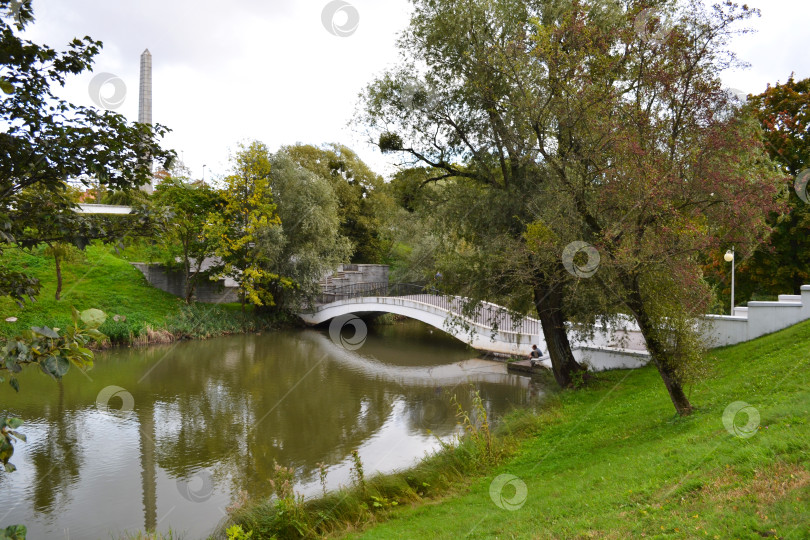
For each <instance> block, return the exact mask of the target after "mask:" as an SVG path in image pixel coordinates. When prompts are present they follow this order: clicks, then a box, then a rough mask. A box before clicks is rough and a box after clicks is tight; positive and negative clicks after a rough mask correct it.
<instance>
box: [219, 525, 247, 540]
mask: <svg viewBox="0 0 810 540" xmlns="http://www.w3.org/2000/svg"><path fill="white" fill-rule="evenodd" d="M225 534H226V535H227V536H228V540H250V539H251V538H253V531H250V532H245V531H243V530H242V526H241V525H232V526H231V527H228V528H227V529H226V530H225Z"/></svg>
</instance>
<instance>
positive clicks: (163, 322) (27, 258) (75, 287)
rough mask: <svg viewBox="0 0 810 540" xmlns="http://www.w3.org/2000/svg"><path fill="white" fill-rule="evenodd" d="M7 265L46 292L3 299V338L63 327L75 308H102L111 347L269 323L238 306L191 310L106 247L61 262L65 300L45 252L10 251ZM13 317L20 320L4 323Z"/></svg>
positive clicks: (204, 306) (0, 327) (203, 335)
mask: <svg viewBox="0 0 810 540" xmlns="http://www.w3.org/2000/svg"><path fill="white" fill-rule="evenodd" d="M3 262H4V264H6V265H7V266H9V267H11V268H13V269H17V270H21V271H25V272H27V273H30V274H31V275H33V276H34V277H36V278H37V279H39V280H40V282H41V283H42V289H41V292H40V295H39V296H38V297H37V301H36V302H26V303H25V305H24V306H23V307H22V308H20V307H19V306H18V305H17V304H16V303H15V302H14V301H12V300H10V299H9V298H0V338H2V337H11V336H14V335H16V334H18V333H19V332H20V331H22V330H23V329H25V328H29V327H31V326H43V325H45V326H50V327H58V328H64V327H65V326H67V325H68V324H70V321H71V317H70V313H71V306H74V307H76V308H77V309H79V310H83V309H88V308H98V309H101V310H102V311H104V312H105V313H107V316H108V318H107V321H106V322H105V323H104V325H103V326H102V327H101V331H102V332H104V333H105V334H106V335H107V336H109V338H110V341H111V342H112V343H113V344H147V343H154V342H167V341H172V340H174V339H181V338H186V337H188V338H207V337H214V336H219V335H226V334H233V333H239V332H243V331H244V330H247V331H253V330H258V329H261V328H263V327H265V326H266V325H267V323H266V322H264V321H263V320H261V319H259V318H258V317H254V316H252V315H251V314H248V315H247V316H246V317H243V316H242V314H241V311H240V307H239V305H236V304H224V305H209V304H196V305H192V306H187V305H185V303H184V302H183V301H182V300H180V299H179V298H177V297H175V296H172V295H171V294H168V293H165V292H163V291H161V290H159V289H156V288H154V287H152V286H151V285H149V283H147V281H146V278H144V276H143V274H141V273H140V272H139V271H138V270H137V269H136V268H134V267H133V266H132V265H131V264H129V262H127V261H126V260H124V259H123V258H121V257H119V256H117V255H116V254H115V252H114V251H112V250H111V249H110V248H108V247H105V246H89V247H88V248H87V249H86V250H85V251H83V252H79V251H76V252H75V253H74V254H73V255H72V257H71V258H70V259H69V260H67V261H65V262H63V263H62V277H63V285H62V297H61V299H60V300H58V301H57V300H55V299H54V292H55V291H56V272H55V266H54V261H53V259H52V258H50V257H47V256H45V255H44V254H43V253H42V252H41V251H40V252H34V253H33V254H29V253H26V252H21V251H18V250H8V251H6V253H5V254H4V255H3ZM116 316H117V317H116ZM9 317H16V318H17V321H16V322H5V319H7V318H9Z"/></svg>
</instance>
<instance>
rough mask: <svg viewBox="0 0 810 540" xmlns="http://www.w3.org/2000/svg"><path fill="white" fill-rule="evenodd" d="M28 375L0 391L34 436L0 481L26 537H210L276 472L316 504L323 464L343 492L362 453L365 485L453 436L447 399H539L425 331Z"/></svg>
mask: <svg viewBox="0 0 810 540" xmlns="http://www.w3.org/2000/svg"><path fill="white" fill-rule="evenodd" d="M333 337H334V336H333ZM336 342H337V343H336ZM355 348H356V350H351V349H355ZM19 380H20V393H19V394H15V393H14V391H13V390H12V389H11V388H10V387H9V385H8V383H6V384H4V385H2V387H0V396H2V397H0V399H2V407H3V409H4V410H5V412H7V413H9V414H10V415H12V416H18V417H20V418H22V419H23V420H24V421H25V424H24V425H23V426H22V427H21V428H20V429H19V431H21V432H22V433H24V434H25V435H27V437H28V442H27V443H22V442H20V443H18V444H17V446H16V452H15V455H14V457H13V458H12V460H11V462H12V463H14V464H15V465H16V466H17V468H18V470H17V471H16V472H14V473H11V474H9V473H0V499H1V501H0V525H2V527H6V526H8V525H11V524H24V525H26V526H27V527H28V531H29V535H28V537H29V538H31V539H34V538H36V539H48V538H104V539H108V538H111V537H112V538H116V537H118V536H119V535H122V534H124V533H125V532H135V531H138V530H158V531H162V532H166V531H168V530H169V529H171V530H172V531H174V532H176V533H177V532H180V533H184V534H185V536H184V537H185V538H204V537H206V536H207V535H208V534H210V533H211V532H212V531H213V530H214V528H215V527H216V526H217V524H218V523H219V522H220V521H221V520H222V519H223V518H224V517H225V516H226V508H227V507H228V506H229V505H230V504H231V503H232V502H233V501H234V499H235V498H237V497H238V496H239V494H240V493H243V494H247V496H249V497H251V498H255V497H266V496H268V495H270V494H271V492H272V489H271V486H270V483H269V482H268V478H270V477H271V473H272V471H273V467H274V463H275V462H277V463H278V464H280V465H283V466H286V467H292V468H293V469H295V472H296V490H297V491H298V492H300V493H302V494H304V495H305V496H316V495H317V494H318V493H320V492H321V486H320V481H319V468H318V464H319V463H323V464H325V465H326V467H327V471H328V472H327V487H328V488H329V489H333V488H337V487H338V486H340V485H348V484H349V483H350V482H351V477H350V467H351V452H352V450H358V452H359V455H360V457H361V459H362V462H363V465H364V468H365V471H366V474H367V475H368V474H372V473H373V472H376V471H383V472H388V471H392V470H395V469H401V468H404V467H407V466H409V465H412V464H414V463H415V462H416V461H418V460H419V459H420V458H422V457H423V456H424V455H425V454H426V453H428V452H430V451H432V450H435V449H437V448H438V447H439V441H438V439H439V438H441V439H443V440H447V439H450V438H452V437H453V436H454V435H455V434H457V433H458V432H459V431H458V430H459V428H458V427H457V425H456V419H455V409H454V407H453V406H452V405H451V402H450V397H451V396H452V395H456V396H457V397H458V400H459V402H460V403H461V404H462V406H464V407H465V408H467V409H469V408H470V405H471V398H472V395H473V392H474V391H475V390H478V391H479V392H480V395H481V397H482V399H483V402H484V404H485V406H486V408H487V409H488V412H489V414H490V415H491V416H492V417H494V418H497V417H498V416H500V415H503V414H504V413H505V412H507V411H508V410H510V409H511V408H514V407H522V406H525V405H526V404H527V403H528V402H530V401H532V400H536V399H539V398H540V397H541V396H542V395H543V392H544V389H543V388H542V387H541V386H540V385H539V383H536V382H533V381H532V380H531V379H529V378H527V377H523V376H519V375H513V374H511V373H507V371H506V365H505V364H503V363H499V362H492V361H488V360H483V359H481V358H479V356H478V353H477V352H476V351H473V350H471V349H468V348H467V347H466V346H465V345H464V344H462V343H461V342H458V341H456V340H454V339H452V338H450V337H448V336H446V335H445V334H443V333H442V332H440V331H438V330H434V329H431V328H430V327H428V326H426V325H423V324H422V323H418V322H415V321H409V322H405V323H397V324H393V325H378V326H372V327H370V328H369V330H368V335H367V337H366V338H365V340H364V341H363V342H362V343H359V344H357V345H356V346H354V345H353V346H350V347H346V346H345V344H344V345H341V340H340V339H339V336H338V338H337V339H335V340H334V341H333V339H332V338H330V335H329V332H328V331H326V330H317V329H316V330H302V331H285V332H274V333H266V334H264V335H249V336H237V337H230V338H220V339H212V340H208V341H191V342H180V343H175V344H172V345H167V346H156V347H150V348H141V349H136V348H131V349H118V350H112V351H108V352H104V353H100V354H98V355H97V356H96V365H95V367H94V368H93V369H92V370H90V371H88V372H87V373H86V374H82V373H80V372H79V371H78V370H75V369H74V370H71V372H70V373H68V375H67V376H66V377H65V378H64V379H63V381H62V382H61V383H57V382H55V381H53V380H52V379H50V378H49V377H47V376H46V375H44V374H42V373H41V372H39V371H38V370H36V369H28V370H25V371H24V372H23V373H22V374H21V376H20V377H19Z"/></svg>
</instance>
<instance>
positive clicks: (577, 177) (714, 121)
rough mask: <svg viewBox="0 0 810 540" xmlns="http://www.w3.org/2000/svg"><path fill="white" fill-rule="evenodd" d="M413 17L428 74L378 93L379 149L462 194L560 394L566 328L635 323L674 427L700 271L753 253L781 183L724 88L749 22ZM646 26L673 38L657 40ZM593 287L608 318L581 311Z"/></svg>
mask: <svg viewBox="0 0 810 540" xmlns="http://www.w3.org/2000/svg"><path fill="white" fill-rule="evenodd" d="M415 6H416V7H415V10H414V18H413V20H412V23H411V27H410V29H409V31H408V34H407V35H406V37H405V38H404V39H403V43H404V45H405V47H406V52H407V53H410V54H411V58H413V59H416V58H421V59H425V62H426V63H427V68H426V70H425V73H424V75H422V76H420V75H419V74H418V72H417V70H416V69H415V68H414V67H413V66H405V67H404V68H403V69H402V70H401V71H400V72H397V73H393V74H389V75H388V76H386V77H383V78H382V79H380V80H378V81H377V82H376V83H375V84H374V85H372V86H371V87H370V88H369V90H368V92H367V94H366V109H367V120H368V121H369V122H370V124H371V125H372V127H376V128H377V129H378V131H382V134H381V136H380V140H379V143H380V146H381V147H382V148H384V149H387V150H395V151H400V152H405V153H408V154H410V155H412V156H413V157H414V158H416V159H418V160H420V161H422V162H425V163H428V164H429V165H431V166H434V167H436V168H439V169H442V170H444V171H445V174H444V175H443V176H444V177H447V178H454V179H463V180H464V182H466V183H467V184H468V185H469V186H468V193H469V195H468V197H467V200H468V203H467V204H468V205H472V208H473V209H474V211H475V212H477V213H478V214H477V215H478V217H477V220H478V221H479V222H480V229H484V230H488V231H489V232H488V233H486V234H480V233H478V236H479V237H480V238H481V239H483V240H485V242H483V243H482V242H478V243H477V250H478V252H479V253H483V254H487V253H489V254H491V255H493V256H494V260H495V261H496V263H497V264H496V267H498V268H508V267H510V266H512V267H515V268H516V269H519V270H516V271H515V272H513V274H512V275H511V276H508V279H507V280H503V279H501V278H499V277H498V275H499V274H498V273H490V275H491V276H492V277H494V278H497V279H493V280H491V281H490V283H491V285H492V286H496V287H500V286H502V283H504V282H506V283H514V284H520V283H523V284H525V285H528V286H530V287H531V288H532V290H533V291H534V299H535V307H536V309H537V311H538V313H539V315H540V318H541V320H542V322H543V327H544V333H545V334H546V338H547V340H548V342H549V350H550V352H551V353H552V362H553V363H554V364H555V375H557V379H558V381H561V382H563V383H564V382H565V377H566V375H567V376H568V377H569V380H570V376H571V372H572V371H573V369H574V368H573V367H568V366H564V365H561V362H560V358H563V359H564V358H565V356H564V353H565V352H566V351H565V349H564V347H566V346H567V345H568V342H567V337H565V326H564V322H565V314H566V311H567V310H569V309H578V310H585V311H586V313H587V310H590V311H591V312H592V314H593V315H598V316H601V317H605V316H609V315H614V316H616V317H617V318H619V315H622V314H623V313H626V314H629V315H631V316H632V317H633V318H634V319H635V320H636V321H637V323H638V324H639V326H640V328H641V331H642V333H643V335H644V337H645V339H646V341H647V346H648V349H649V351H650V354H651V358H652V361H653V363H654V364H655V365H656V367H657V368H658V370H659V373H660V375H661V377H662V380H663V382H664V383H665V385H666V387H667V390H668V392H669V394H670V398H671V399H672V402H673V404H674V406H675V408H676V410H677V411H678V412H679V413H680V414H689V412H691V408H692V407H691V404H690V403H689V401H688V399H687V398H686V395H685V392H684V389H683V384H684V382H685V381H686V380H687V379H686V373H687V372H688V371H689V366H690V365H691V364H692V363H693V362H694V360H695V359H696V358H697V357H698V356H699V353H700V345H701V343H700V339H699V335H698V333H697V330H696V328H695V317H696V316H697V315H698V314H700V313H701V311H702V309H703V308H704V307H705V304H706V302H707V301H708V294H707V289H706V287H705V284H704V282H703V280H702V275H701V272H700V266H699V264H698V260H699V258H700V255H701V254H702V253H704V252H705V250H706V249H708V248H714V249H718V247H719V246H720V245H725V244H730V243H731V242H734V243H735V244H738V245H747V246H748V247H749V248H750V247H751V246H753V245H756V243H757V242H758V241H760V240H761V239H762V238H763V237H764V235H765V232H766V230H767V227H765V226H764V216H765V214H766V213H767V211H768V210H769V209H772V208H776V206H775V204H774V197H775V193H776V186H777V183H778V176H777V175H776V174H775V171H774V169H773V166H772V165H771V163H770V162H769V160H768V158H767V156H766V155H764V153H763V152H762V148H761V145H760V144H758V141H759V133H758V131H757V126H756V125H755V123H753V122H752V121H751V119H750V117H746V116H745V114H744V111H741V110H740V109H739V107H736V106H734V104H733V103H729V96H728V94H727V93H726V92H724V91H723V89H722V87H721V85H720V80H719V76H718V74H719V73H720V71H721V70H722V69H724V68H726V67H728V66H730V65H732V63H733V61H734V58H733V55H731V54H730V53H729V52H728V51H726V50H725V49H724V45H725V43H726V42H727V39H728V38H729V36H731V35H732V34H733V32H734V26H735V23H737V22H739V21H741V20H744V19H747V18H748V17H750V16H751V15H752V14H753V12H752V11H751V10H749V9H748V8H746V7H743V8H739V6H736V5H734V4H732V3H730V2H728V3H726V4H723V5H718V6H715V7H714V8H713V10H712V11H707V10H706V9H705V8H704V7H703V6H702V5H701V4H700V3H699V2H685V3H682V4H676V3H675V2H664V1H661V2H635V1H629V2H626V3H623V4H612V3H604V2H596V1H594V2H588V1H567V0H561V1H557V0H540V1H520V0H514V1H503V2H488V1H481V2H468V3H465V4H463V5H457V4H455V3H452V2H443V1H441V0H437V1H429V2H428V1H425V2H422V1H417V2H415ZM650 10H657V11H654V12H657V13H660V14H663V13H668V14H671V16H672V18H671V20H674V21H677V23H676V24H675V25H674V26H672V27H664V26H663V24H664V21H665V20H666V18H665V17H663V16H650ZM414 53H418V54H414ZM414 85H416V88H417V89H419V90H417V91H416V92H414V91H413V90H412V88H413V87H414ZM454 182H456V183H459V182H458V181H457V180H454ZM459 184H460V183H459ZM476 185H477V186H479V187H478V193H477V194H476V193H475V192H474V191H472V189H471V186H476ZM476 200H478V201H481V202H482V203H483V204H481V205H480V206H479V205H475V201H476ZM472 221H473V222H474V221H475V220H472ZM499 237H500V238H502V239H503V240H502V241H501V242H500V243H498V244H493V240H495V239H497V238H499ZM467 238H472V239H475V236H474V235H468V236H467ZM486 244H489V247H487V245H486ZM510 244H511V248H510V249H507V250H503V249H501V247H502V246H505V245H510ZM482 248H483V249H482ZM515 252H519V253H523V254H524V257H525V258H524V262H523V264H516V262H517V261H518V258H517V257H516V256H515V255H514V253H515ZM477 258H478V263H479V268H481V267H485V266H486V263H487V259H488V257H481V256H480V255H478V256H477ZM490 258H492V257H490ZM503 262H506V263H507V264H503ZM499 272H500V273H502V271H500V270H499ZM480 273H482V274H487V273H486V272H480ZM596 285H598V286H599V287H598V288H599V289H601V291H602V293H601V296H600V298H599V301H598V302H587V301H578V302H577V301H576V298H574V299H573V300H572V298H571V297H576V296H577V292H578V291H583V290H584V291H588V292H590V291H592V290H593V289H594V287H595V286H596ZM566 293H567V294H566ZM586 298H588V299H589V300H590V298H589V296H586ZM569 366H570V364H569ZM566 371H567V374H566Z"/></svg>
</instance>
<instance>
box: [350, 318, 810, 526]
mask: <svg viewBox="0 0 810 540" xmlns="http://www.w3.org/2000/svg"><path fill="white" fill-rule="evenodd" d="M712 356H713V357H714V358H715V362H714V374H713V377H712V378H711V379H709V380H707V381H705V383H703V384H700V385H698V386H696V387H695V388H693V389H692V392H691V400H692V403H693V404H694V405H696V406H697V407H698V410H697V411H696V412H695V413H694V414H693V415H692V416H690V417H687V418H678V417H676V416H675V415H674V409H673V407H672V405H671V403H670V401H669V398H668V396H667V393H666V391H665V389H664V386H663V384H662V383H661V380H660V378H659V376H658V374H657V372H656V371H655V370H654V369H652V368H645V369H641V370H635V371H613V372H609V373H604V374H601V375H600V376H599V380H598V381H597V383H596V384H594V385H592V386H590V387H589V388H587V389H585V390H580V391H566V392H563V393H561V394H559V395H558V396H557V397H555V398H554V399H553V402H552V403H550V404H549V405H548V406H546V407H544V408H543V409H542V410H541V411H539V412H537V413H536V414H527V413H526V412H525V411H524V412H522V413H516V414H515V416H514V417H512V418H511V419H509V420H508V421H507V422H505V424H506V425H507V426H511V427H512V429H515V430H518V429H520V430H521V431H522V435H521V439H520V441H521V442H520V446H519V449H518V451H517V452H516V453H515V454H514V455H513V457H512V458H511V459H509V460H508V461H507V462H506V463H505V464H503V465H501V466H500V467H498V468H497V470H494V471H492V472H491V474H489V475H488V476H487V477H485V478H478V479H475V480H473V482H472V483H471V484H470V486H469V487H468V488H467V489H466V490H464V494H463V495H461V496H455V497H451V498H447V499H445V500H442V501H441V502H440V503H439V504H436V503H431V504H420V505H416V506H410V507H408V508H401V509H398V510H396V511H394V512H392V513H391V515H390V516H389V517H390V519H389V520H388V521H385V522H383V523H381V524H378V525H377V526H375V527H374V528H371V529H369V530H367V531H365V532H364V533H354V534H353V535H351V536H350V537H351V538H355V537H357V538H360V537H362V538H385V539H391V538H448V539H450V538H452V539H456V538H639V537H647V538H723V539H725V538H762V537H774V538H796V539H798V538H810V455H809V454H808V450H810V425H808V420H810V384H809V383H810V372H808V367H810V322H807V323H803V324H800V325H797V326H795V327H792V328H789V329H787V330H784V331H782V332H779V333H776V334H773V335H770V336H765V337H763V338H760V339H757V340H755V341H752V342H749V343H744V344H741V345H737V346H734V347H727V348H724V349H718V350H716V351H713V353H712ZM735 401H744V402H747V403H749V404H750V405H752V406H753V407H754V408H755V409H756V410H757V411H758V413H759V415H760V423H759V427H758V428H757V429H756V431H755V433H754V434H753V436H752V437H750V438H740V437H736V436H734V435H732V434H730V433H729V432H728V431H727V430H726V428H725V427H724V425H723V414H724V410H725V409H726V407H727V406H728V405H729V404H731V403H732V402H735ZM736 421H737V425H738V426H744V425H745V424H746V423H747V421H748V416H747V415H746V414H745V413H742V412H741V413H739V414H738V415H737V416H736ZM502 474H509V475H514V476H515V477H517V478H518V479H519V480H518V482H522V483H524V484H525V488H526V489H525V493H526V497H525V504H523V506H522V507H520V508H519V509H517V510H508V509H501V508H499V507H498V506H497V505H496V504H495V503H494V502H493V499H492V498H491V496H490V486H491V484H492V481H493V479H494V478H495V477H497V476H498V475H502ZM501 494H502V497H504V499H505V500H506V502H509V501H512V499H513V498H514V496H515V495H516V494H517V492H516V488H515V487H510V486H506V487H505V488H504V489H503V491H502V492H501ZM513 502H514V503H515V505H516V506H519V503H520V502H521V501H520V500H514V501H513ZM503 506H506V505H503Z"/></svg>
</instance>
